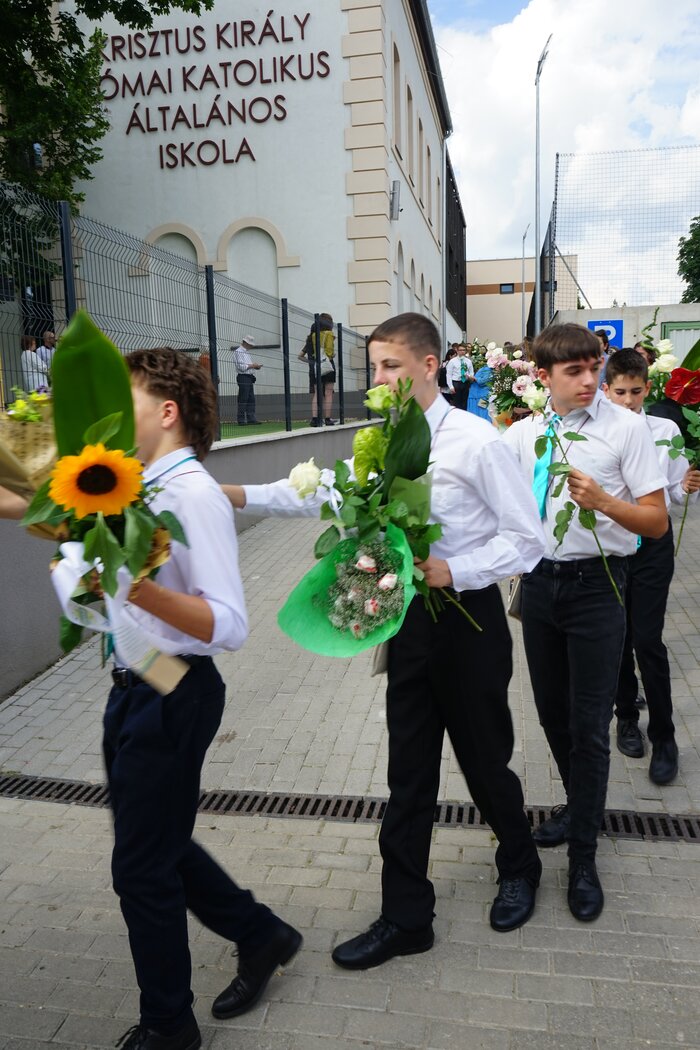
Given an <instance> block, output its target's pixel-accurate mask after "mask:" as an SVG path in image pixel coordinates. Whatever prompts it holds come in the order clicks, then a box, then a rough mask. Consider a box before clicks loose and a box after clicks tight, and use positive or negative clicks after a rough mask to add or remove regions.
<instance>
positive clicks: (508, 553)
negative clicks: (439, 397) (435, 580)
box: [447, 440, 545, 591]
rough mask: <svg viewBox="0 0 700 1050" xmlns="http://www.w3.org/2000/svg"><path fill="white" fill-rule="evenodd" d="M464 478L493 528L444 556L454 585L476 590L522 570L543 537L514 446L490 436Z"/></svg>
mask: <svg viewBox="0 0 700 1050" xmlns="http://www.w3.org/2000/svg"><path fill="white" fill-rule="evenodd" d="M470 468H471V469H470V471H469V474H468V475H467V472H466V470H465V471H464V477H463V479H462V480H463V482H464V484H465V485H468V486H469V487H470V488H471V489H472V491H475V493H476V495H477V497H479V498H481V500H482V501H483V503H484V506H485V507H488V508H489V509H490V511H491V512H492V514H494V515H495V516H496V520H497V524H496V528H495V534H494V535H493V536H492V537H491V539H489V540H487V542H486V543H484V544H483V546H481V547H477V548H476V549H475V550H472V551H470V552H469V553H468V554H458V555H456V556H454V557H452V558H448V559H447V564H448V565H449V567H450V572H451V573H452V581H453V584H454V587H455V590H458V591H464V590H481V589H482V588H483V587H488V586H490V584H492V583H496V582H498V581H499V580H503V579H505V577H507V576H513V575H515V574H517V573H521V572H530V571H531V570H532V569H534V567H535V565H537V563H538V561H539V560H540V558H542V556H543V554H544V550H545V538H544V532H543V529H542V523H541V521H540V516H539V512H538V510H537V503H536V502H535V497H534V496H533V494H532V489H531V488H530V486H529V485H528V484H527V482H526V481H525V479H524V477H523V474H522V470H521V468H520V467H519V465H518V462H517V460H516V458H515V456H514V455H513V452H512V451H511V449H510V448H508V447H507V446H506V445H505V444H504V442H502V441H500V440H496V441H490V442H488V444H486V445H484V447H483V448H482V449H481V450H480V451H479V453H478V454H477V455H476V456H475V457H474V459H473V460H472V461H471V463H470Z"/></svg>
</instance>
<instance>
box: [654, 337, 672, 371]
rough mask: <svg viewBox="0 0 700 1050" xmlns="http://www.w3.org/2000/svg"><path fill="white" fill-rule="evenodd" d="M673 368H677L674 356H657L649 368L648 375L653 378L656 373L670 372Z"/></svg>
mask: <svg viewBox="0 0 700 1050" xmlns="http://www.w3.org/2000/svg"><path fill="white" fill-rule="evenodd" d="M664 342H669V340H668V339H666V340H664ZM674 368H678V358H677V357H676V355H675V354H668V353H666V354H659V356H658V357H657V358H656V361H654V363H653V365H650V366H649V375H650V376H655V375H657V373H658V372H663V373H668V372H672V371H673V369H674Z"/></svg>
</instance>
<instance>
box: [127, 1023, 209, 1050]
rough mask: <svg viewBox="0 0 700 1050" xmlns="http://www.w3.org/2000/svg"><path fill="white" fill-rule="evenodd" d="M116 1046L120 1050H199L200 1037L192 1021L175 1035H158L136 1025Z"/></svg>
mask: <svg viewBox="0 0 700 1050" xmlns="http://www.w3.org/2000/svg"><path fill="white" fill-rule="evenodd" d="M116 1045H117V1046H118V1047H119V1048H120V1050H199V1047H200V1046H201V1045H202V1037H201V1035H200V1034H199V1028H198V1027H197V1022H196V1021H194V1020H193V1021H192V1022H191V1023H190V1024H188V1025H186V1027H185V1028H181V1029H180V1031H179V1032H176V1033H175V1035H159V1034H158V1032H152V1031H151V1030H150V1028H144V1027H143V1025H140V1024H137V1025H134V1027H133V1028H130V1029H129V1031H128V1032H124V1035H123V1036H122V1037H121V1039H120V1040H119V1042H118V1043H117V1044H116Z"/></svg>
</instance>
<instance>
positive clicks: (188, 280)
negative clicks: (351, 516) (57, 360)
mask: <svg viewBox="0 0 700 1050" xmlns="http://www.w3.org/2000/svg"><path fill="white" fill-rule="evenodd" d="M0 225H1V227H2V243H1V247H0V267H1V269H0V383H1V384H2V389H1V395H2V399H3V404H4V405H6V404H8V403H9V402H10V401H11V400H12V399H13V394H12V388H13V387H20V388H22V389H25V388H26V387H27V386H30V385H32V380H34V379H35V378H36V377H35V376H33V375H32V373H31V371H30V369H29V368H28V366H27V364H28V359H26V358H25V359H24V361H23V358H22V353H23V349H24V347H23V339H24V337H34V338H35V339H36V340H37V342H40V341H41V337H42V335H43V333H44V332H45V331H47V330H48V331H52V332H54V333H55V334H56V335H57V336H60V333H61V332H62V331H63V329H64V328H65V326H66V324H67V322H68V320H69V319H70V317H71V316H72V314H73V313H74V311H75V310H76V309H78V308H81V307H83V308H85V309H86V310H88V311H89V313H90V315H91V316H92V318H93V320H94V321H95V323H96V324H97V325H98V326H99V327H100V328H101V329H102V330H103V331H104V332H105V333H106V335H108V336H109V338H110V339H111V340H112V341H113V342H114V343H115V345H116V346H117V347H118V348H119V349H120V350H121V351H122V352H123V353H128V351H130V350H134V349H137V348H141V347H144V348H148V347H156V346H164V345H165V346H172V347H175V348H176V349H180V350H183V351H185V352H187V353H191V354H194V355H196V356H197V358H198V359H199V360H200V361H201V363H202V365H203V367H207V368H209V369H210V370H211V373H212V377H213V379H214V381H215V383H216V385H217V390H218V395H219V416H220V424H221V433H222V436H223V437H232V436H236V435H237V434H239V433H240V434H241V435H247V434H248V431H247V430H243V429H242V427H243V425H249V423H248V421H247V420H245V419H242V418H241V415H242V412H241V410H242V407H243V402H242V401H241V399H240V398H239V383H238V370H237V367H236V359H235V357H234V349H235V348H236V347H238V346H239V344H240V343H241V340H243V339H244V338H245V337H246V336H248V337H249V339H250V340H251V341H252V342H253V343H254V347H253V348H252V349H251V351H250V353H251V357H252V360H253V362H254V363H255V364H259V365H261V367H260V369H258V370H255V372H254V375H255V379H256V382H255V386H254V388H253V389H254V409H253V412H254V417H255V418H256V419H257V422H258V424H260V425H261V428H260V432H263V433H264V432H265V430H266V429H267V430H271V431H274V430H284V429H286V430H292V429H293V428H294V427H296V426H300V425H308V423H309V421H310V419H311V418H312V417H320V425H324V420H326V419H327V418H330V419H332V420H333V421H340V422H345V421H346V420H349V419H357V418H363V417H364V416H365V415H366V413H365V409H364V408H363V405H362V402H363V400H364V397H365V392H366V390H367V387H368V386H369V368H368V360H367V348H366V341H365V337H364V336H363V335H361V334H359V333H358V332H354V331H352V330H350V329H348V328H345V327H344V326H343V325H341V324H337V325H335V326H334V329H333V333H334V340H335V368H336V381H335V383H334V384H332V388H331V387H330V385H329V384H327V383H324V382H323V381H322V380H321V379H320V372H321V368H322V363H321V361H318V362H317V365H316V373H318V374H314V375H313V381H312V370H311V367H310V365H309V364H308V361H307V359H305V360H300V359H299V353H300V351H301V350H302V348H303V347H304V345H305V343H306V340H307V337H308V336H309V334H310V332H311V331H312V329H315V330H316V336H317V342H316V345H318V330H319V326H320V321H319V315H318V314H314V313H312V312H309V311H306V310H302V309H299V308H298V307H295V306H292V305H291V304H288V303H287V301H286V299H277V298H275V297H274V296H270V295H267V294H265V293H264V292H260V291H257V290H256V289H253V288H249V287H247V286H246V285H243V284H241V283H240V282H238V281H234V280H232V279H231V278H230V277H228V276H226V275H224V274H222V273H218V272H215V271H214V270H213V268H212V267H211V266H198V265H197V264H196V263H194V262H191V261H190V260H188V259H186V258H184V257H183V256H180V255H177V254H175V253H173V252H170V251H167V250H166V249H164V248H162V247H160V246H158V245H154V244H150V243H148V242H146V241H143V240H140V239H139V238H138V237H135V236H134V235H132V234H129V233H125V232H123V231H121V230H116V229H113V228H112V227H109V226H106V225H104V224H103V223H100V222H97V221H96V220H94V219H92V218H89V217H86V216H71V214H70V212H69V209H68V206H67V205H65V204H57V203H55V202H52V201H47V200H45V199H43V198H41V197H37V196H35V195H33V194H30V193H28V192H27V191H25V190H23V189H21V188H20V187H17V186H14V185H10V184H7V183H0ZM23 363H24V364H25V368H24V370H23ZM241 389H242V388H241ZM313 389H323V390H324V391H325V392H326V395H325V398H322V403H321V405H318V404H317V403H316V402H315V401H314V397H313V393H312V390H313ZM246 404H247V407H248V410H249V411H248V415H250V400H249V398H248V399H246ZM312 405H314V406H315V408H313V409H312ZM239 428H240V430H239Z"/></svg>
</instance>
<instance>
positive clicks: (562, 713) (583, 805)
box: [522, 557, 627, 860]
mask: <svg viewBox="0 0 700 1050" xmlns="http://www.w3.org/2000/svg"><path fill="white" fill-rule="evenodd" d="M608 562H609V564H610V571H611V572H612V574H613V577H614V579H615V582H616V583H617V586H618V588H619V590H620V592H621V594H622V596H623V598H624V593H625V586H626V582H627V559H626V558H615V557H610V558H608ZM522 620H523V641H524V643H525V654H526V656H527V662H528V667H529V670H530V679H531V681H532V688H533V691H534V695H535V705H536V707H537V713H538V715H539V719H540V723H541V725H542V728H543V729H544V731H545V735H546V737H547V741H548V743H549V746H550V749H551V751H552V754H553V756H554V760H555V762H556V763H557V767H558V769H559V774H560V776H561V779H562V781H563V783H564V788H565V790H566V795H567V800H568V804H569V815H570V832H569V856H570V857H571V858H574V859H576V860H593V859H594V858H595V852H596V845H597V837H598V831H599V829H600V826H601V823H602V820H603V816H604V813H605V796H606V792H607V787H608V773H609V768H610V720H611V718H612V713H613V704H614V701H615V693H616V690H617V679H618V673H619V669H620V660H621V657H622V648H623V645H624V641H625V609H624V607H623V606H621V605H620V604H619V602H618V600H617V598H616V597H615V593H614V591H613V589H612V585H611V583H610V580H609V579H608V577H607V575H606V573H605V569H604V566H603V562H602V559H601V558H584V559H579V560H577V561H570V562H552V561H549V560H548V559H546V558H544V559H543V560H542V561H541V562H540V564H539V565H538V566H537V567H536V568H535V569H534V571H533V572H531V573H529V574H527V575H526V576H525V577H524V578H523V606H522Z"/></svg>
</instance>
